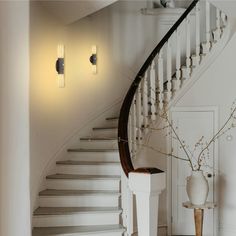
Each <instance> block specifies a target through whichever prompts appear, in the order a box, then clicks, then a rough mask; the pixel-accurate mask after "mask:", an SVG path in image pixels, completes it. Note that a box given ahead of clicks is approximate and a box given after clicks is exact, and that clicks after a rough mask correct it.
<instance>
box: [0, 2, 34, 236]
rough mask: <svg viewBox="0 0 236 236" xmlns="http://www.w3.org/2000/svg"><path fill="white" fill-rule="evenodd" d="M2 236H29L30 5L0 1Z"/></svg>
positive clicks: (0, 231) (0, 230)
mask: <svg viewBox="0 0 236 236" xmlns="http://www.w3.org/2000/svg"><path fill="white" fill-rule="evenodd" d="M0 62H1V63H0V114H1V118H0V131H1V132H0V193H1V194H0V209H1V210H0V235H1V236H4V235H7V236H29V235H31V232H30V231H31V226H30V192H29V191H30V189H29V177H30V176H29V106H28V94H29V91H28V89H29V87H28V82H29V72H28V71H29V6H28V2H27V1H1V2H0Z"/></svg>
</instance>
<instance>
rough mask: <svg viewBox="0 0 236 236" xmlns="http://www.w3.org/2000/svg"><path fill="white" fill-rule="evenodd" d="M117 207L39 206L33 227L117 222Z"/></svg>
mask: <svg viewBox="0 0 236 236" xmlns="http://www.w3.org/2000/svg"><path fill="white" fill-rule="evenodd" d="M121 212H122V211H121V209H120V208H119V207H39V208H38V209H36V210H35V212H34V217H33V226H34V227H57V226H86V225H114V224H119V217H120V214H121Z"/></svg>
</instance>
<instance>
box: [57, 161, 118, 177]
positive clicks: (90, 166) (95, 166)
mask: <svg viewBox="0 0 236 236" xmlns="http://www.w3.org/2000/svg"><path fill="white" fill-rule="evenodd" d="M57 172H58V173H62V174H81V175H120V174H121V166H120V163H119V162H98V161H93V162H91V161H74V160H67V161H58V162H57Z"/></svg>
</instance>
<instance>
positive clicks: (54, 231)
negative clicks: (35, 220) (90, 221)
mask: <svg viewBox="0 0 236 236" xmlns="http://www.w3.org/2000/svg"><path fill="white" fill-rule="evenodd" d="M124 230H125V229H124V227H123V226H122V225H98V226H97V225H91V226H66V227H44V228H34V229H33V235H32V236H42V235H44V236H50V235H52V236H53V235H60V234H61V235H64V234H76V235H78V234H79V235H80V233H81V235H84V233H87V234H89V233H91V234H94V233H96V232H97V233H103V232H123V231H124ZM95 235H96V234H95Z"/></svg>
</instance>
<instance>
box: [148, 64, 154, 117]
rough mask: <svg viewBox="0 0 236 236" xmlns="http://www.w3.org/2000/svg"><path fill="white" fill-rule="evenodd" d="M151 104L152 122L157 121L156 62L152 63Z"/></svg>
mask: <svg viewBox="0 0 236 236" xmlns="http://www.w3.org/2000/svg"><path fill="white" fill-rule="evenodd" d="M149 101H150V104H151V120H156V70H155V62H154V60H153V61H152V64H151V70H150V100H149Z"/></svg>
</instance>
